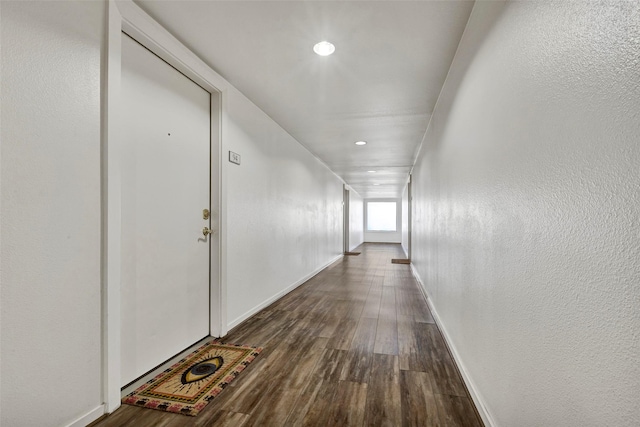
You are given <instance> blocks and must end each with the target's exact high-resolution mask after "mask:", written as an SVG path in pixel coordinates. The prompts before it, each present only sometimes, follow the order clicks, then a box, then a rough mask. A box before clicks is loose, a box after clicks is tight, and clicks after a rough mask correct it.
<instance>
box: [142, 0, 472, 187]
mask: <svg viewBox="0 0 640 427" xmlns="http://www.w3.org/2000/svg"><path fill="white" fill-rule="evenodd" d="M136 3H137V4H139V5H140V6H141V7H142V8H143V9H144V10H145V11H146V12H147V13H149V14H150V15H151V16H152V17H154V18H155V19H156V20H157V21H158V22H160V23H161V24H162V25H163V26H164V27H165V28H166V29H168V30H169V31H170V32H171V33H173V34H174V35H175V36H176V37H177V38H178V39H179V40H180V41H182V42H183V43H184V44H185V45H186V46H188V47H189V48H190V49H191V50H192V51H193V52H194V53H196V54H197V55H198V56H199V57H200V58H201V59H203V60H204V61H205V62H206V63H207V64H208V65H209V66H211V67H212V68H213V69H214V70H216V71H217V72H218V73H219V74H221V75H222V76H223V77H224V78H226V79H227V80H228V81H229V82H230V83H231V84H233V85H234V86H235V87H236V88H238V89H239V90H240V91H241V92H243V93H244V94H245V95H246V96H247V97H248V98H249V99H251V100H252V101H253V102H254V103H255V104H256V105H258V106H259V107H260V108H261V109H262V110H263V111H265V112H266V113H267V114H268V115H269V116H270V117H272V118H273V119H274V120H275V121H276V122H278V123H279V124H280V125H281V126H282V127H283V128H284V129H285V130H287V131H288V132H289V133H290V134H291V135H293V137H295V138H296V139H297V140H298V141H299V142H300V143H301V144H303V145H304V146H305V147H306V148H307V149H309V150H310V151H311V152H312V153H314V154H315V155H316V156H317V157H319V158H320V159H321V160H322V161H324V162H325V163H326V164H327V165H328V166H329V167H330V168H331V169H332V170H333V171H334V172H335V173H336V174H338V175H339V176H341V177H342V178H343V179H344V181H345V182H346V183H347V184H349V185H350V186H351V187H352V188H353V189H354V190H355V191H357V192H358V193H359V194H360V195H361V196H363V197H365V198H374V197H399V196H400V194H401V192H402V189H403V188H404V185H405V183H406V181H407V178H408V173H409V171H410V169H411V166H412V164H413V162H414V160H415V155H416V151H417V149H418V146H419V144H420V142H421V140H422V137H423V135H424V132H425V130H426V127H427V123H428V121H429V118H430V115H431V112H432V111H433V108H434V105H435V102H436V100H437V98H438V94H439V93H440V89H441V88H442V85H443V83H444V79H445V77H446V74H447V71H448V70H449V66H450V64H451V61H452V60H453V56H454V53H455V50H456V47H457V46H458V42H459V41H460V38H461V36H462V32H463V30H464V27H465V25H466V23H467V20H468V18H469V14H470V13H471V9H472V7H473V1H427V0H422V1H202V0H201V1H184V0H180V1H136ZM321 40H328V41H330V42H332V43H333V44H335V46H336V52H335V53H334V54H333V55H331V56H328V57H321V56H318V55H316V54H315V53H314V52H313V50H312V48H313V45H314V44H315V43H317V42H319V41H321ZM359 140H365V141H367V142H368V144H367V145H365V146H356V145H355V144H354V142H356V141H359ZM368 170H376V171H377V172H376V173H368V172H367V171H368ZM373 184H379V185H377V186H375V185H373Z"/></svg>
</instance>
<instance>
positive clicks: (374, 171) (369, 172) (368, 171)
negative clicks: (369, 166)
mask: <svg viewBox="0 0 640 427" xmlns="http://www.w3.org/2000/svg"><path fill="white" fill-rule="evenodd" d="M367 172H369V173H376V171H367Z"/></svg>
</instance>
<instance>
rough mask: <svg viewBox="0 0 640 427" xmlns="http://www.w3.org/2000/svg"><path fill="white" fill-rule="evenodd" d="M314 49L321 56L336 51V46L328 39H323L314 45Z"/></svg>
mask: <svg viewBox="0 0 640 427" xmlns="http://www.w3.org/2000/svg"><path fill="white" fill-rule="evenodd" d="M313 51H314V52H315V53H317V54H318V55H320V56H328V55H331V54H332V53H333V52H335V51H336V47H335V46H334V45H333V44H331V43H329V42H328V41H322V42H320V43H316V45H315V46H313Z"/></svg>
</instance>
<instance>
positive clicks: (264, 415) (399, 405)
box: [96, 243, 482, 427]
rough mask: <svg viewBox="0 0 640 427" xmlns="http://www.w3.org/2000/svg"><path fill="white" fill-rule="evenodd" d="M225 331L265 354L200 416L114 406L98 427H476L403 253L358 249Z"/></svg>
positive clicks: (381, 247) (378, 247) (386, 247)
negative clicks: (400, 261)
mask: <svg viewBox="0 0 640 427" xmlns="http://www.w3.org/2000/svg"><path fill="white" fill-rule="evenodd" d="M356 250H357V251H362V253H361V255H359V256H346V257H344V258H343V259H342V260H340V261H338V262H336V263H334V264H332V265H331V266H330V267H328V268H327V269H325V270H324V271H322V272H321V273H320V274H318V275H317V276H315V277H313V278H312V279H311V280H309V281H308V282H306V283H305V284H304V285H302V286H300V287H299V288H297V289H296V290H294V291H293V292H291V293H289V294H288V295H286V296H285V297H283V298H282V299H280V300H279V301H277V302H275V303H274V304H272V305H271V306H269V307H267V308H266V309H264V310H262V311H261V312H259V313H258V314H256V315H255V316H253V317H251V318H250V319H248V320H247V321H245V322H244V323H242V324H241V325H239V326H238V327H236V328H235V329H233V330H232V331H231V332H230V333H229V334H228V336H227V337H225V339H224V341H225V342H229V343H236V344H246V345H254V346H262V347H264V350H263V352H262V354H261V355H260V356H259V357H258V358H257V359H256V360H255V361H254V362H253V363H252V364H251V365H249V367H248V368H247V370H246V371H245V372H243V373H242V375H240V376H239V377H238V378H237V379H236V380H235V381H234V382H232V383H231V384H230V385H229V387H228V388H227V389H225V391H224V392H223V393H222V394H221V395H220V396H218V397H216V398H215V399H214V400H213V402H212V403H210V404H209V405H208V406H207V407H206V408H205V409H204V410H203V411H202V412H201V413H200V414H199V415H198V416H197V417H195V418H192V417H187V416H183V415H176V414H170V413H164V412H161V411H155V410H150V409H142V408H138V407H133V406H127V405H123V406H122V407H121V408H120V409H118V410H117V411H116V412H114V413H113V414H112V415H111V416H109V417H107V418H105V419H103V420H102V421H101V422H98V423H97V424H96V425H97V426H101V427H103V426H104V427H106V426H145V427H146V426H163V427H165V426H167V427H168V426H298V425H309V426H346V425H353V426H362V425H368V426H400V425H403V426H480V425H482V424H481V422H480V421H479V418H478V417H477V415H476V412H475V410H474V408H473V403H472V402H471V399H470V398H469V396H468V394H467V392H466V389H465V387H464V385H463V383H462V380H461V379H460V376H459V374H458V372H457V370H456V367H455V365H454V363H453V361H452V359H451V356H450V355H449V353H448V351H447V349H446V347H445V344H444V341H443V338H442V336H441V334H440V332H439V330H438V329H437V327H436V325H435V323H434V320H433V318H432V317H431V314H430V312H429V309H428V307H427V304H426V302H425V300H424V298H423V296H422V293H421V291H420V289H419V288H418V284H417V283H416V281H415V280H414V278H413V276H412V274H411V270H410V267H409V266H408V265H400V264H392V263H391V258H399V257H403V253H402V249H401V248H400V245H396V244H375V243H369V244H364V245H362V246H361V247H359V248H358V249H356Z"/></svg>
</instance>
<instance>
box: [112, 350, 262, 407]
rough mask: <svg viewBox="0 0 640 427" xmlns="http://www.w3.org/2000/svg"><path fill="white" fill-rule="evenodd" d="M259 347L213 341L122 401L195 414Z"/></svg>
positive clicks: (255, 353) (240, 368)
mask: <svg viewBox="0 0 640 427" xmlns="http://www.w3.org/2000/svg"><path fill="white" fill-rule="evenodd" d="M261 351H262V348H261V347H246V346H241V345H236V344H222V343H220V342H217V341H213V342H210V343H207V344H204V345H203V346H201V347H200V348H198V349H196V350H194V351H193V352H192V353H191V354H189V355H187V356H186V357H185V358H184V359H182V360H180V361H179V362H177V363H176V364H174V365H173V366H171V367H170V368H168V369H167V370H165V371H164V372H162V373H160V374H159V375H157V376H156V377H154V378H153V379H151V380H149V381H147V382H146V383H145V384H143V385H142V386H140V387H138V388H137V389H136V390H135V391H133V392H131V393H129V394H128V395H126V396H125V397H124V398H123V399H122V403H126V404H128V405H135V406H142V407H144V408H152V409H158V410H161V411H167V412H175V413H178V414H184V415H192V416H195V415H197V414H198V412H200V411H201V410H202V409H203V408H204V407H205V406H207V404H208V403H209V402H211V401H212V400H213V398H214V397H216V396H217V395H218V394H220V392H221V391H222V390H223V389H224V388H225V387H226V386H227V385H228V384H229V383H230V382H231V381H232V380H233V379H234V378H235V377H237V376H238V374H240V372H242V371H243V370H244V369H245V368H246V367H247V365H248V364H249V363H251V361H253V359H255V358H256V356H257V355H258V354H259V353H260V352H261Z"/></svg>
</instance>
